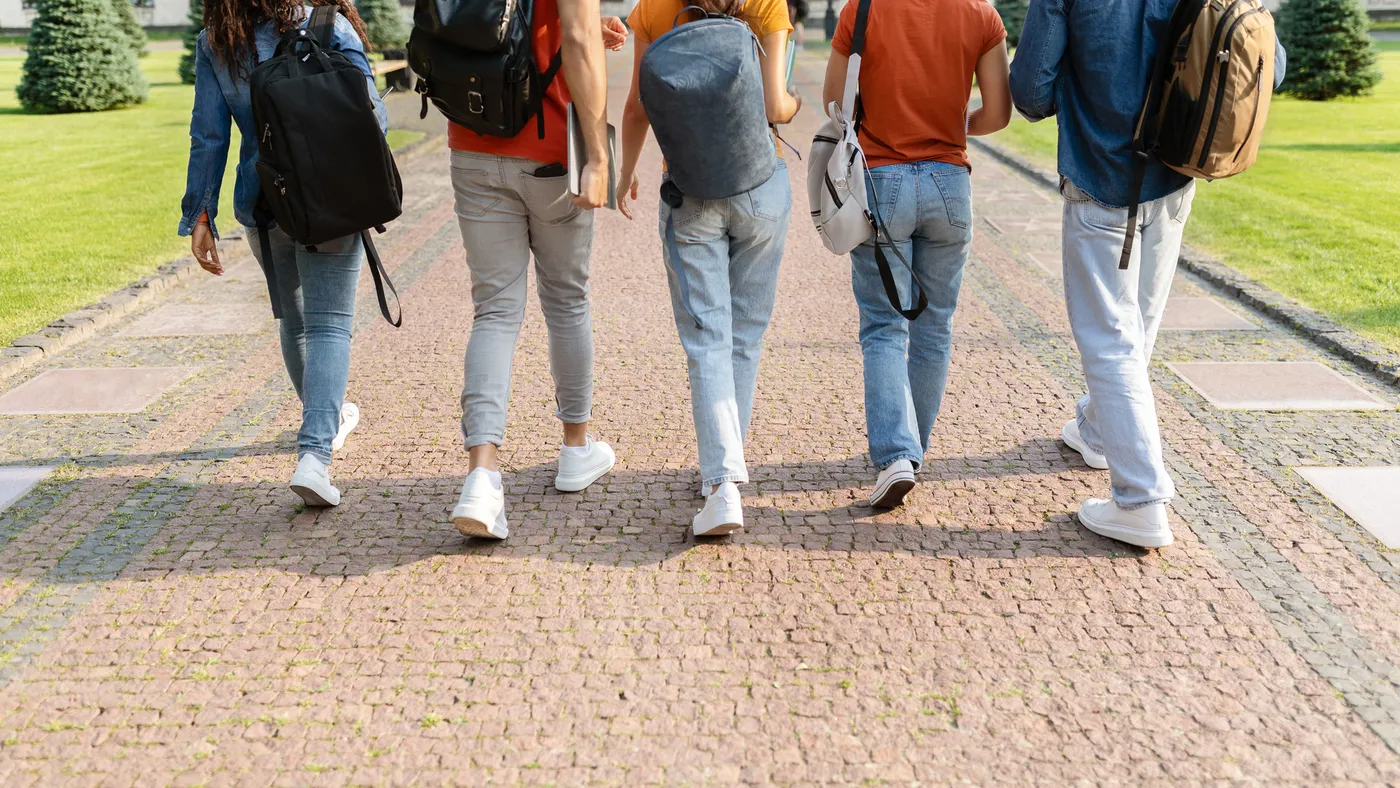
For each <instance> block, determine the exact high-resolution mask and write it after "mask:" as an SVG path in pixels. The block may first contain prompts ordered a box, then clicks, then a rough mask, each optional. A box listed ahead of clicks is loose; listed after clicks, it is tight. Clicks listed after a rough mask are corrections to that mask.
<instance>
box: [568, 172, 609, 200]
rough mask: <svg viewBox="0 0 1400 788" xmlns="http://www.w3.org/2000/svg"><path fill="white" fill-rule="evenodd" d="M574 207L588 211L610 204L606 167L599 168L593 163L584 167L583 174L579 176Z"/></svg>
mask: <svg viewBox="0 0 1400 788" xmlns="http://www.w3.org/2000/svg"><path fill="white" fill-rule="evenodd" d="M572 202H573V204H574V205H577V206H578V207H580V208H584V209H586V210H590V211H591V210H593V209H594V208H602V207H603V206H604V205H607V204H608V168H607V166H606V165H604V166H602V167H599V166H598V165H597V164H595V163H593V162H591V161H590V162H589V163H587V164H585V165H583V172H581V173H579V176H578V196H577V197H574V198H573V200H572Z"/></svg>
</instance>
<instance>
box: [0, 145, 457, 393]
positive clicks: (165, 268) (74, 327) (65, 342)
mask: <svg viewBox="0 0 1400 788" xmlns="http://www.w3.org/2000/svg"><path fill="white" fill-rule="evenodd" d="M444 136H445V135H442V134H429V135H427V136H425V137H424V138H423V139H421V140H417V141H415V142H411V143H409V144H408V145H405V146H404V147H402V148H400V149H399V150H397V151H395V152H394V157H395V158H396V159H398V160H399V161H403V160H405V159H410V158H414V157H416V156H418V155H420V154H422V153H423V152H424V151H426V150H429V149H430V147H431V145H432V144H433V143H441V142H442V140H443V137H444ZM241 238H243V229H242V228H241V227H239V228H236V229H234V230H232V231H230V232H227V233H224V234H223V236H222V237H221V238H220V239H219V240H221V241H236V240H239V239H241ZM199 270H200V268H199V265H198V264H197V263H196V262H195V260H194V257H193V256H190V255H186V256H184V257H181V258H179V259H177V260H173V261H171V262H168V263H164V264H162V265H161V266H160V267H159V268H157V269H156V273H155V274H153V275H151V276H148V277H146V278H144V279H140V280H137V281H136V282H133V283H132V284H129V285H127V286H126V287H123V288H122V289H120V290H118V291H116V292H115V293H112V294H111V295H108V296H107V297H106V298H103V299H102V300H101V301H98V302H97V303H95V304H89V305H88V306H85V307H82V308H81V309H76V310H74V311H72V312H69V313H68V314H66V315H64V316H63V317H60V318H59V319H57V320H55V321H53V322H52V323H49V324H48V325H47V326H44V327H43V328H41V329H39V330H38V331H35V332H34V333H32V334H28V335H26V336H22V337H18V338H16V339H15V340H14V341H12V342H10V344H9V346H7V347H0V380H4V379H6V378H9V377H11V376H13V375H16V374H18V373H19V372H21V371H23V370H25V369H28V368H29V367H32V366H34V365H35V364H38V363H40V362H42V361H44V359H46V358H49V357H51V356H54V355H56V354H58V353H59V352H61V351H63V350H67V349H68V348H70V347H72V346H73V345H75V344H77V343H79V342H82V341H83V340H84V339H87V338H88V337H90V336H92V335H93V334H96V333H97V332H98V331H100V330H102V329H103V328H105V327H106V326H109V325H111V324H112V323H113V322H114V321H116V320H119V319H121V318H122V317H125V316H126V315H129V314H131V313H132V312H134V311H136V310H138V309H140V308H141V307H143V306H145V305H147V304H149V303H150V302H151V301H152V300H154V299H155V298H157V297H159V296H161V295H163V294H164V293H166V292H168V291H170V290H173V289H175V288H177V287H183V286H184V285H186V284H188V283H189V280H190V277H191V276H192V275H193V274H195V273H196V272H198V271H199Z"/></svg>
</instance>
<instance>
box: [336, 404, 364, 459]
mask: <svg viewBox="0 0 1400 788" xmlns="http://www.w3.org/2000/svg"><path fill="white" fill-rule="evenodd" d="M358 426H360V406H359V405H356V404H355V403H353V402H347V403H345V404H344V405H341V406H340V429H339V430H338V431H337V432H336V433H335V438H334V439H333V440H331V451H340V450H341V449H342V448H344V447H345V439H346V438H348V437H350V433H352V432H354V431H355V428H356V427H358Z"/></svg>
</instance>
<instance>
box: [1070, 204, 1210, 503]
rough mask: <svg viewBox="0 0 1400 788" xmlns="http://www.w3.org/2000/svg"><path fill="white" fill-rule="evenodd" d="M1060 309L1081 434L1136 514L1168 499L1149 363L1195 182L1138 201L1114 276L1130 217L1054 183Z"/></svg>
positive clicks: (1117, 494) (1170, 491)
mask: <svg viewBox="0 0 1400 788" xmlns="http://www.w3.org/2000/svg"><path fill="white" fill-rule="evenodd" d="M1060 193H1061V194H1062V195H1063V196H1064V199H1065V208H1064V268H1065V303H1066V304H1067V305H1068V307H1069V325H1070V330H1071V331H1073V332H1074V341H1075V343H1076V344H1077V345H1079V355H1080V357H1081V359H1082V361H1083V364H1084V378H1085V381H1086V382H1087V383H1088V385H1089V393H1088V394H1086V395H1084V397H1083V398H1082V399H1081V400H1079V403H1078V406H1077V408H1076V416H1077V418H1078V423H1079V432H1080V434H1081V435H1082V436H1083V437H1084V442H1085V443H1087V444H1089V448H1091V449H1093V450H1094V451H1097V452H1100V453H1102V454H1103V455H1104V456H1105V457H1107V458H1108V468H1109V474H1110V479H1111V482H1112V485H1113V500H1114V501H1115V502H1117V504H1118V505H1119V506H1120V507H1122V508H1124V509H1139V508H1142V507H1144V506H1148V505H1150V504H1154V503H1164V502H1166V501H1169V500H1171V498H1172V496H1173V495H1174V494H1175V493H1176V488H1175V487H1174V486H1173V485H1172V480H1171V477H1170V476H1168V475H1167V469H1166V466H1165V465H1163V463H1162V438H1161V435H1160V433H1159V431H1158V428H1157V404H1156V402H1155V401H1154V400H1153V395H1152V381H1151V379H1150V378H1149V377H1148V364H1149V363H1150V362H1151V360H1152V349H1153V346H1154V345H1155V344H1156V342H1157V329H1158V327H1159V326H1161V324H1162V313H1163V312H1164V311H1165V310H1166V308H1167V296H1168V295H1169V294H1170V293H1171V289H1172V277H1173V276H1174V275H1175V274H1176V261H1177V257H1178V256H1179V255H1180V253H1181V235H1182V232H1183V231H1184V230H1185V229H1186V219H1187V217H1188V216H1190V215H1191V200H1192V198H1193V197H1194V196H1195V194H1196V183H1195V182H1194V181H1192V182H1191V183H1190V184H1189V185H1187V186H1186V187H1184V188H1182V189H1179V190H1177V191H1176V192H1173V193H1172V194H1169V195H1167V196H1166V197H1163V198H1162V199H1160V200H1153V201H1152V202H1147V203H1143V204H1142V206H1141V207H1139V209H1138V221H1140V222H1141V223H1142V226H1141V227H1140V228H1139V233H1138V238H1137V243H1136V245H1135V246H1134V247H1133V258H1132V264H1131V265H1130V266H1129V267H1128V270H1126V271H1120V270H1119V269H1118V257H1119V253H1120V252H1121V251H1122V249H1123V233H1124V232H1125V231H1126V230H1127V227H1128V209H1126V208H1106V207H1104V206H1102V205H1099V204H1098V203H1096V202H1094V201H1093V200H1092V199H1090V197H1089V195H1087V194H1085V193H1084V192H1083V191H1082V190H1081V189H1079V187H1077V186H1075V185H1074V184H1073V183H1071V182H1070V181H1069V180H1068V179H1063V178H1062V179H1061V181H1060Z"/></svg>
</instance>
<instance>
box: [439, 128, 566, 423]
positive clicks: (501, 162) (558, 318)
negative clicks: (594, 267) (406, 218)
mask: <svg viewBox="0 0 1400 788" xmlns="http://www.w3.org/2000/svg"><path fill="white" fill-rule="evenodd" d="M540 166H541V165H540V163H539V162H535V161H530V160H528V159H516V158H510V157H505V156H489V155H485V154H479V153H469V152H467V151H453V152H452V187H453V189H454V190H455V192H456V195H457V221H458V223H459V224H460V226H461V229H462V245H463V246H465V247H466V250H467V266H468V267H469V268H470V269H471V275H472V304H473V305H474V307H475V318H474V320H473V321H472V333H471V339H470V340H469V341H468V342H467V358H466V380H465V383H464V385H463V388H462V434H463V436H464V437H465V439H466V445H467V447H468V448H470V447H472V446H481V445H485V444H487V443H494V444H496V445H497V446H500V445H501V442H502V441H503V440H505V431H506V406H507V403H508V401H509V399H510V375H511V363H512V361H513V360H514V358H515V343H516V340H517V339H519V337H520V324H521V321H523V320H524V318H525V300H526V295H527V283H528V276H527V272H528V271H529V268H530V253H531V252H533V253H534V256H535V276H536V289H537V290H538V291H539V298H540V309H541V310H542V311H543V312H544V320H545V325H546V326H547V327H548V329H549V367H550V372H551V373H552V374H553V376H554V397H555V401H556V403H557V405H558V411H557V414H556V415H557V416H558V417H559V419H560V421H563V422H564V423H566V424H581V423H583V422H586V421H588V420H589V418H590V417H591V415H592V410H593V318H592V316H591V315H590V314H589V309H588V258H589V255H590V254H591V253H592V251H593V212H592V211H584V210H580V209H579V208H576V207H574V205H573V204H572V203H571V202H570V201H569V193H568V177H567V176H560V177H555V178H536V177H535V176H534V175H533V173H534V171H535V170H536V169H537V168H539V167H540Z"/></svg>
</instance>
